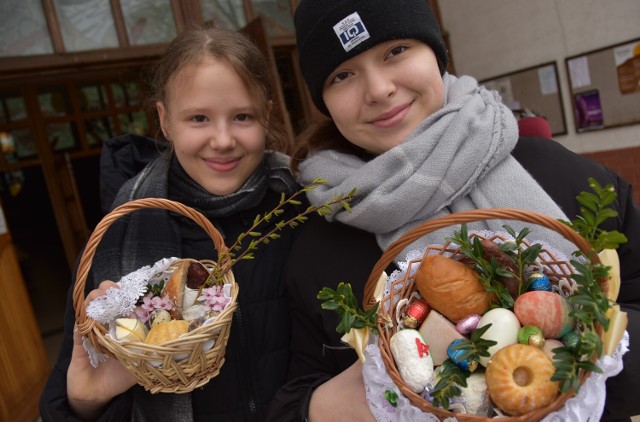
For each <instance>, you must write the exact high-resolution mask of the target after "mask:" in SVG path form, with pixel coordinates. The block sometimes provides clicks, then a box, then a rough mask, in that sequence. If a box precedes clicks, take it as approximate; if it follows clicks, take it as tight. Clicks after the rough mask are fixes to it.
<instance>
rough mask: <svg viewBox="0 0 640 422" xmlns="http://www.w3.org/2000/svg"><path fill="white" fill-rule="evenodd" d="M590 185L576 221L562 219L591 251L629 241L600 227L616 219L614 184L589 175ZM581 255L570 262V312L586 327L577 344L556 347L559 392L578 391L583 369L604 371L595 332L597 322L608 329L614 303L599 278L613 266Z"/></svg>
mask: <svg viewBox="0 0 640 422" xmlns="http://www.w3.org/2000/svg"><path fill="white" fill-rule="evenodd" d="M589 186H590V187H591V189H592V190H593V191H594V192H593V193H591V192H580V194H579V195H578V196H577V197H576V199H577V200H578V202H579V203H580V204H581V207H580V215H578V216H577V217H576V218H575V219H574V220H573V221H571V222H568V221H564V220H560V221H562V222H563V223H564V224H566V225H568V226H569V227H571V228H572V229H574V230H575V231H576V232H578V233H579V234H580V235H581V236H582V237H584V238H585V239H586V240H587V241H588V242H589V244H590V245H591V247H592V248H593V250H592V251H591V254H593V253H597V252H600V251H602V250H604V249H609V248H617V247H618V246H619V245H620V244H621V243H625V242H626V241H627V237H626V236H625V235H624V234H622V233H620V232H618V231H616V230H613V231H607V230H604V229H602V228H600V226H601V225H602V223H603V222H604V221H606V220H607V219H609V218H614V217H616V216H617V215H618V212H617V211H616V210H614V209H611V208H609V207H608V206H609V205H611V204H612V203H613V202H614V201H615V199H616V197H617V193H616V191H615V189H614V188H613V185H611V184H608V185H606V186H605V187H602V186H601V185H600V184H599V183H598V182H597V181H596V180H595V179H593V178H589ZM574 255H575V256H577V257H578V258H582V259H576V260H571V265H573V267H574V268H575V269H576V274H574V275H573V279H574V280H575V281H576V285H577V291H576V292H575V293H574V294H573V295H571V296H569V299H568V300H569V302H570V303H571V305H572V309H571V311H570V312H569V314H570V315H571V316H573V317H574V318H575V319H576V320H577V321H578V324H579V325H580V326H582V327H583V330H582V331H581V332H580V333H578V334H579V336H578V341H577V343H576V344H575V346H567V345H565V346H564V347H559V348H556V349H553V352H554V362H553V364H554V366H555V367H556V371H555V373H554V374H553V377H552V378H551V379H552V380H554V381H559V382H560V391H562V392H563V393H565V392H567V391H569V389H573V390H574V391H575V392H577V391H578V390H579V388H580V374H581V372H582V371H592V372H598V373H601V372H602V370H601V369H600V368H599V367H598V366H597V365H595V364H594V363H593V361H594V360H596V359H597V358H599V357H600V356H601V355H602V340H601V339H600V337H599V336H598V335H597V333H596V326H595V325H596V324H600V325H601V326H602V329H603V330H604V331H606V330H607V329H608V328H609V319H608V318H607V316H606V314H607V311H608V310H609V308H610V307H611V303H610V301H609V299H608V298H607V296H606V295H605V294H604V292H603V291H602V290H601V289H600V284H599V283H598V279H600V278H604V277H607V275H608V274H609V270H610V267H607V266H604V265H602V264H594V263H593V262H592V261H591V258H592V257H591V256H587V255H585V254H584V253H583V252H581V251H576V252H574Z"/></svg>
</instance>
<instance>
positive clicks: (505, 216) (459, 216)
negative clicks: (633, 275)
mask: <svg viewBox="0 0 640 422" xmlns="http://www.w3.org/2000/svg"><path fill="white" fill-rule="evenodd" d="M493 219H500V220H519V221H524V222H527V223H532V224H537V225H539V226H543V227H546V228H548V229H551V230H554V231H556V232H558V233H560V234H561V235H562V236H563V237H564V238H565V239H567V240H569V241H570V242H572V243H573V244H574V245H576V246H577V247H578V248H579V249H580V251H582V252H583V253H584V254H585V255H586V256H589V252H590V251H591V250H592V248H591V245H590V244H589V242H588V241H587V240H586V239H585V238H584V237H582V236H580V235H579V234H578V233H577V232H576V231H575V230H573V229H572V228H571V227H569V226H567V225H566V224H564V223H561V222H560V221H558V220H557V219H555V218H552V217H549V216H547V215H544V214H540V213H537V212H533V211H527V210H519V209H513V208H487V209H477V210H471V211H463V212H459V213H454V214H449V215H446V216H444V217H439V218H436V219H433V220H429V221H426V222H424V223H422V224H421V225H419V226H416V227H414V228H413V229H411V230H409V231H408V232H406V233H405V234H404V235H402V236H401V237H400V238H399V239H398V240H396V241H395V242H393V243H392V244H391V245H389V247H387V249H386V250H385V251H384V253H383V254H382V256H381V257H380V259H379V260H378V262H377V263H376V265H375V266H374V267H373V270H372V271H371V275H369V279H368V280H367V283H366V284H365V287H364V300H363V306H364V308H365V309H370V308H371V307H372V306H374V305H375V303H376V300H375V298H374V291H375V288H376V284H377V282H378V279H379V278H380V274H382V272H383V271H384V270H386V268H387V267H388V266H389V264H391V262H392V261H393V259H394V258H395V257H396V256H398V254H399V253H400V252H402V250H403V249H404V248H406V247H407V246H409V245H410V244H411V243H413V242H415V241H416V240H418V239H419V238H420V237H422V236H424V235H427V234H429V233H431V232H434V231H436V230H439V229H443V228H445V227H449V226H453V225H459V224H463V223H472V222H475V221H481V220H493ZM592 261H593V262H594V263H600V259H599V258H598V256H597V255H596V254H594V255H593V257H592ZM603 283H604V281H601V283H600V284H601V286H603ZM603 290H604V288H603Z"/></svg>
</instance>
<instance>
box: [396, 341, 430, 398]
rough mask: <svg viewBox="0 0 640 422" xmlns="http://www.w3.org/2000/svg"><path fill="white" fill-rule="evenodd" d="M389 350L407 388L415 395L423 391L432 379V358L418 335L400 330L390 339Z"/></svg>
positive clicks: (427, 347)
mask: <svg viewBox="0 0 640 422" xmlns="http://www.w3.org/2000/svg"><path fill="white" fill-rule="evenodd" d="M390 348H391V353H392V354H393V359H394V360H395V361H396V365H397V366H398V371H399V372H400V376H401V377H402V379H403V380H404V382H405V383H406V384H407V386H408V387H409V388H410V389H411V390H412V391H414V392H416V393H419V392H421V391H422V390H424V388H425V387H426V386H427V384H428V383H429V381H431V378H432V377H433V358H432V357H431V354H430V353H429V346H427V345H426V344H425V342H424V339H423V338H422V336H421V335H420V333H419V332H418V331H417V330H412V329H404V330H400V331H398V332H397V333H395V334H394V335H393V336H392V337H391V341H390Z"/></svg>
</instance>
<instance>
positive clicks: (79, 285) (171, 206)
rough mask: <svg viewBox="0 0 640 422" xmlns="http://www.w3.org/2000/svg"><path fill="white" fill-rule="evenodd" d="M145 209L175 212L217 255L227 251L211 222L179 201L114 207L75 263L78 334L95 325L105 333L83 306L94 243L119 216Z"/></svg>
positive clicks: (160, 200)
mask: <svg viewBox="0 0 640 422" xmlns="http://www.w3.org/2000/svg"><path fill="white" fill-rule="evenodd" d="M146 208H160V209H165V210H168V211H173V212H175V213H178V214H181V215H183V216H185V217H188V218H190V219H191V220H193V221H194V222H195V223H196V224H198V225H199V226H200V227H202V228H203V229H204V231H205V232H206V233H207V234H208V235H209V237H210V238H211V239H212V240H213V244H214V246H215V248H216V250H217V251H218V254H221V253H224V252H226V251H227V250H228V248H227V246H226V245H225V244H224V240H223V238H222V235H221V234H220V232H218V230H216V228H215V227H214V226H213V224H211V222H210V221H209V220H208V219H207V218H206V217H205V216H204V215H202V213H200V212H199V211H196V210H194V209H193V208H190V207H188V206H186V205H184V204H181V203H180V202H176V201H171V200H169V199H164V198H142V199H136V200H133V201H129V202H126V203H124V204H122V205H120V206H118V207H116V208H114V209H113V210H112V211H111V212H110V213H109V214H107V215H105V216H104V218H102V220H100V222H99V223H98V224H97V225H96V228H95V229H94V230H93V233H91V236H90V237H89V240H88V241H87V245H86V246H85V249H84V252H83V253H82V256H81V257H80V262H79V263H78V271H77V273H76V283H75V285H74V286H73V303H74V305H75V309H76V324H77V326H78V330H79V331H80V333H82V334H87V333H88V332H90V331H91V330H92V329H93V328H94V327H95V326H96V325H97V326H98V327H100V331H102V332H103V333H105V332H106V329H105V328H104V327H102V325H100V324H98V323H97V322H96V321H94V320H93V319H91V318H88V317H87V313H86V309H85V306H84V299H85V297H84V289H85V283H86V280H87V277H88V276H89V269H90V268H91V261H92V260H93V256H94V255H95V252H96V249H97V248H98V244H99V243H100V241H101V240H102V237H103V236H104V234H105V232H106V231H107V229H108V228H109V227H110V226H111V224H113V223H114V222H115V221H116V220H118V219H119V218H120V217H122V216H124V215H126V214H129V213H131V212H133V211H137V210H142V209H146Z"/></svg>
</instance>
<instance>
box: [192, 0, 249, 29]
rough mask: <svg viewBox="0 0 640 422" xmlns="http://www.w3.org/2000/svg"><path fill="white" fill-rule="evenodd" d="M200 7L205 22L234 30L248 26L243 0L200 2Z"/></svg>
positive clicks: (201, 0)
mask: <svg viewBox="0 0 640 422" xmlns="http://www.w3.org/2000/svg"><path fill="white" fill-rule="evenodd" d="M200 7H201V9H202V19H203V20H204V21H205V22H213V23H214V25H222V26H227V27H231V28H233V29H240V28H242V27H244V26H245V25H246V24H247V18H246V16H245V15H244V2H243V0H200Z"/></svg>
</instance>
